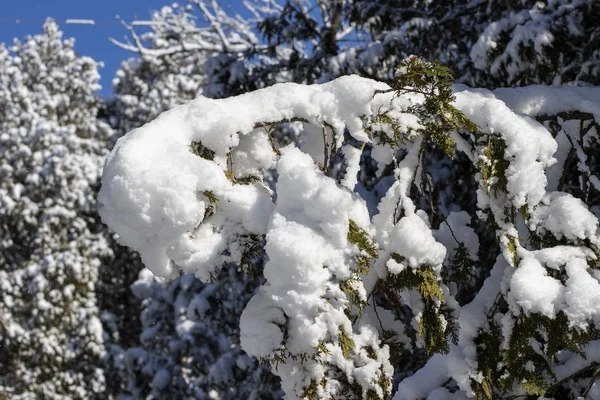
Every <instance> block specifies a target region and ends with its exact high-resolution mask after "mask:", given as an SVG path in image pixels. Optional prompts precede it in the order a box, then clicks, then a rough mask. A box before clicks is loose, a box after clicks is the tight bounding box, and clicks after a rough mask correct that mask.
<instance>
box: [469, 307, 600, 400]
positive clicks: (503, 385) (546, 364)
mask: <svg viewBox="0 0 600 400" xmlns="http://www.w3.org/2000/svg"><path fill="white" fill-rule="evenodd" d="M598 338H600V331H598V330H597V329H596V328H595V327H594V326H591V327H590V328H589V329H587V330H583V331H580V330H578V329H576V328H574V327H570V326H569V320H568V318H567V316H566V315H565V314H564V312H562V311H560V312H558V313H557V315H556V317H555V318H550V317H547V316H545V315H541V314H537V313H536V314H531V315H521V316H519V317H518V318H517V320H516V321H515V324H514V327H513V330H512V334H511V337H510V340H509V346H508V349H506V350H503V349H501V344H502V333H501V331H500V327H499V326H498V325H497V324H496V323H494V322H490V324H489V327H488V328H487V329H486V330H481V331H480V333H479V335H478V337H477V339H476V340H475V343H476V345H477V357H476V360H477V365H478V370H479V371H480V372H481V374H482V376H483V379H482V380H481V381H479V382H478V381H475V380H473V381H472V382H471V388H472V390H473V392H474V393H475V394H476V398H477V399H485V400H493V399H496V398H499V397H500V396H502V393H506V392H507V391H509V390H511V389H512V388H513V386H514V385H515V384H517V385H519V386H521V387H523V388H524V389H525V391H526V392H527V394H530V395H536V396H544V395H546V394H548V393H547V392H548V391H549V390H556V388H555V385H554V384H555V383H556V376H555V375H554V373H553V372H552V364H553V363H555V362H557V361H558V360H557V359H556V355H557V354H558V353H559V352H561V351H571V352H573V353H575V354H579V355H580V356H581V357H583V358H585V353H584V351H583V346H585V345H586V344H588V343H589V342H590V340H596V339H598ZM540 349H541V354H540Z"/></svg>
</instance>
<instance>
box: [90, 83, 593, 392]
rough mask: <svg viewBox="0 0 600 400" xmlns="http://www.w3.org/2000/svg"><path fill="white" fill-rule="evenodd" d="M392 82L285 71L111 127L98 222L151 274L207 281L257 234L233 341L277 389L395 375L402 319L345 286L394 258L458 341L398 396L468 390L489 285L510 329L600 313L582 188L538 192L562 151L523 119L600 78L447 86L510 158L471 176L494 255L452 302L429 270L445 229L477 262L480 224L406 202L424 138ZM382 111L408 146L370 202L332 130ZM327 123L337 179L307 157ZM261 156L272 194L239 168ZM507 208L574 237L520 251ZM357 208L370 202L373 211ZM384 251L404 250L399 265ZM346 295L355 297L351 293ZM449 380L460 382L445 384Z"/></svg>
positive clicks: (349, 150)
mask: <svg viewBox="0 0 600 400" xmlns="http://www.w3.org/2000/svg"><path fill="white" fill-rule="evenodd" d="M389 89H390V88H389V87H388V86H387V85H385V84H382V83H378V82H375V81H372V80H368V79H364V78H359V77H356V76H348V77H343V78H339V79H337V80H335V81H332V82H330V83H326V84H323V85H312V86H303V85H297V84H292V83H286V84H279V85H275V86H273V87H270V88H267V89H263V90H258V91H256V92H253V93H249V94H245V95H242V96H238V97H233V98H229V99H224V100H210V99H207V98H203V97H200V98H198V99H196V100H194V101H192V102H190V103H188V104H185V105H182V106H179V107H176V108H174V109H172V110H171V111H168V112H166V113H164V114H162V115H161V116H160V117H159V118H158V119H156V120H155V121H153V122H151V123H148V124H146V125H145V126H143V127H141V128H139V129H136V130H134V131H132V132H131V133H129V134H128V135H126V136H125V137H123V138H121V139H120V140H119V142H118V143H117V145H116V147H115V149H114V150H113V152H112V153H111V155H110V156H109V158H108V160H107V162H106V166H105V169H104V175H103V178H102V190H101V191H100V194H99V202H100V203H101V205H102V206H101V209H100V214H101V216H102V219H103V220H104V221H105V223H106V224H107V225H109V226H110V227H111V229H113V230H114V231H115V232H116V233H117V234H118V235H119V237H120V240H121V242H122V243H123V244H125V245H128V246H130V247H132V248H134V249H135V250H137V251H138V252H140V254H141V256H142V258H143V261H144V263H145V264H146V266H147V267H148V268H149V269H150V270H151V271H152V273H154V274H155V275H157V276H161V277H166V278H173V277H175V276H177V275H178V274H179V273H180V272H181V271H184V272H193V273H195V274H196V275H197V276H198V277H199V278H201V279H204V280H207V279H210V276H211V273H212V272H213V271H214V270H215V269H217V268H219V267H220V266H222V265H223V264H225V263H240V261H241V257H242V254H243V251H244V246H245V241H247V240H248V237H250V236H251V235H259V236H262V235H264V236H265V237H266V247H265V251H266V254H267V257H268V260H267V262H266V264H265V267H264V276H265V278H266V281H267V282H266V284H265V285H264V286H263V287H261V288H260V290H259V291H258V292H257V294H256V295H255V296H254V298H253V299H252V300H251V301H250V302H249V304H248V306H247V308H246V310H245V311H244V313H243V315H242V319H241V343H242V346H243V348H244V350H245V351H246V352H247V353H248V354H250V355H253V356H256V357H261V358H266V359H273V357H276V358H275V359H277V357H280V358H281V359H282V360H285V362H282V363H280V364H279V367H278V368H277V370H276V371H274V372H275V373H277V374H278V375H280V376H281V377H282V386H283V389H284V391H285V392H286V398H288V399H298V398H301V397H303V396H305V395H304V394H303V392H304V390H306V388H307V387H310V388H311V390H313V391H314V392H313V393H314V394H315V395H316V396H317V397H318V398H331V397H332V396H334V397H336V398H338V397H339V396H340V394H341V393H342V392H341V390H342V389H343V387H344V385H343V384H342V383H341V382H350V383H357V384H358V385H359V387H360V388H362V389H361V390H362V395H363V397H366V395H367V393H368V392H369V391H373V392H375V393H377V395H379V396H383V395H384V392H383V391H384V390H388V392H389V390H390V389H389V388H388V389H385V388H384V387H383V386H382V385H381V384H380V382H381V381H382V380H385V379H389V378H390V377H391V376H392V374H393V370H392V367H391V365H390V362H389V356H390V354H389V351H390V349H389V347H388V344H384V343H383V341H382V338H381V335H382V329H383V328H385V329H386V330H390V331H393V332H395V334H396V336H395V337H396V340H397V341H398V342H399V343H407V344H408V343H410V339H409V338H408V337H407V336H406V334H405V333H404V327H403V325H402V323H400V322H399V321H396V320H395V319H394V316H393V314H392V313H391V312H389V311H387V310H383V309H379V307H377V309H375V308H374V307H371V306H370V307H366V308H365V309H364V310H363V312H362V313H360V315H359V314H357V317H355V318H352V319H351V318H349V316H348V315H347V313H346V311H348V310H354V309H353V308H352V307H353V306H352V305H351V304H352V301H356V298H358V300H360V301H362V302H368V300H369V296H370V294H371V292H372V291H373V288H374V286H375V283H376V282H377V280H378V279H383V278H385V277H386V276H388V275H389V274H391V275H396V274H399V273H401V272H402V271H403V270H404V269H406V268H413V269H416V268H421V267H422V266H425V265H426V266H428V267H430V268H431V269H432V271H433V273H434V274H435V276H436V277H437V279H438V281H440V287H441V289H442V291H443V295H444V298H445V300H446V302H447V305H448V306H449V307H451V308H453V309H454V310H455V311H454V314H455V317H456V318H457V319H458V324H459V327H460V332H459V341H458V345H453V346H451V351H450V353H449V354H448V355H445V356H440V355H438V356H435V357H433V358H432V359H431V360H430V361H429V363H428V364H427V365H426V366H425V367H424V368H423V369H422V370H421V371H419V372H417V373H416V374H415V375H414V376H412V377H410V378H407V379H405V380H404V381H402V382H401V384H400V386H399V388H398V391H397V393H396V396H395V397H394V398H395V399H403V400H404V399H417V398H423V397H427V396H428V398H429V399H464V398H465V393H467V394H469V395H470V394H472V392H471V390H470V384H471V380H473V379H475V380H477V379H480V378H478V375H477V362H476V361H475V360H476V346H475V343H474V340H475V338H476V336H477V335H478V332H479V330H480V329H483V328H485V327H486V324H487V318H486V313H487V312H488V310H489V309H490V308H491V307H492V305H493V303H494V301H495V299H496V297H497V296H498V295H499V294H502V295H504V296H505V297H506V299H507V301H508V303H509V308H510V310H509V312H507V313H506V314H504V315H503V316H502V315H501V316H499V318H498V319H499V321H498V323H499V324H500V326H501V329H502V330H503V332H504V333H505V334H506V335H508V334H510V332H511V329H512V326H513V324H514V321H515V318H516V317H517V316H519V315H521V314H525V315H529V314H531V313H540V314H543V315H546V316H549V317H554V316H555V315H556V313H557V312H558V311H559V310H562V311H564V312H565V314H566V315H567V317H568V318H569V322H570V324H571V325H572V326H575V327H578V328H585V327H586V326H587V324H588V323H589V322H590V321H593V322H595V323H597V324H598V323H600V285H599V283H598V280H597V277H596V276H595V275H591V274H590V272H589V270H588V267H587V261H588V260H593V259H595V255H594V253H593V252H592V251H591V250H590V249H589V248H588V247H584V246H583V241H584V240H585V241H589V242H590V243H592V244H594V245H596V246H597V245H598V244H599V243H600V242H599V241H598V236H597V229H598V221H597V219H596V217H595V216H594V215H593V214H592V213H590V212H589V211H588V210H587V208H586V207H585V205H584V204H583V203H582V202H581V201H579V200H577V199H575V198H573V197H572V196H570V195H568V194H565V193H560V192H547V185H548V177H547V173H546V170H547V169H548V168H550V167H552V166H553V165H554V164H555V163H556V159H555V158H554V154H555V152H556V150H557V142H556V140H555V139H554V138H553V137H552V135H551V134H550V133H549V132H548V131H547V130H546V128H545V127H544V126H542V125H541V124H539V123H538V122H536V121H535V120H533V119H532V118H530V117H529V116H536V115H539V114H540V113H546V112H547V113H550V112H552V113H556V112H558V111H565V110H566V111H569V110H571V109H573V105H574V104H575V103H576V102H577V101H581V100H574V99H575V98H577V99H584V100H583V103H584V104H585V107H588V108H589V111H590V112H592V113H594V115H598V108H597V107H596V108H594V107H595V106H594V105H597V104H600V93H599V92H597V91H594V90H587V89H582V90H579V89H577V88H566V89H564V91H563V92H561V91H559V90H558V89H556V91H551V93H550V94H552V96H551V97H549V99H550V100H549V101H548V102H546V103H545V104H539V102H537V103H536V99H539V96H540V95H542V96H543V95H545V94H546V93H545V91H544V90H545V89H544V90H542V89H539V90H538V88H535V87H533V88H524V89H503V90H498V91H496V92H490V91H486V90H474V89H469V88H466V87H462V86H460V87H459V86H457V87H456V101H455V105H456V107H458V108H459V109H460V110H461V111H462V112H463V113H464V114H465V115H466V116H467V117H468V118H470V119H471V120H472V121H473V122H474V123H475V124H477V126H478V127H479V129H480V130H481V132H483V133H485V134H489V135H497V136H498V137H500V138H501V139H503V140H504V143H505V144H506V150H505V153H504V159H505V160H506V161H508V168H507V169H506V171H505V176H506V180H507V185H506V192H505V193H500V194H498V195H492V194H491V192H490V191H489V190H486V189H485V185H484V182H483V181H482V178H481V176H480V174H478V175H477V177H476V179H477V180H478V181H479V184H480V188H479V190H478V193H477V196H478V197H477V201H478V207H479V208H480V209H482V210H484V209H487V210H489V211H491V214H492V216H493V217H494V219H495V221H496V224H497V226H498V227H499V230H498V232H497V235H498V237H499V240H500V243H501V249H502V254H501V255H500V256H498V259H497V262H496V265H495V266H494V268H493V270H492V272H491V275H490V277H489V278H488V279H487V280H486V281H485V283H484V285H483V287H482V288H481V290H480V291H479V293H478V295H477V296H476V298H475V299H474V300H473V301H472V302H471V303H469V304H467V305H465V306H464V307H462V308H460V307H459V306H458V304H457V303H456V301H454V300H453V297H452V293H453V290H452V288H451V287H450V288H449V287H446V286H445V285H444V284H443V283H441V275H440V272H441V269H442V265H443V264H444V263H445V262H448V259H449V255H450V254H451V253H452V252H454V251H455V248H456V240H457V239H458V240H461V241H463V242H464V243H465V244H466V246H467V248H468V249H469V250H470V254H471V255H472V258H473V261H477V256H476V254H477V248H478V240H477V235H476V234H475V232H474V231H473V229H472V228H470V227H469V226H468V224H469V222H470V216H469V215H468V214H467V213H465V212H455V213H451V214H450V215H449V216H448V218H447V224H442V225H441V226H440V229H439V230H437V231H433V230H432V229H431V228H430V226H429V223H428V220H427V218H426V215H425V214H424V212H422V211H420V210H417V209H416V205H415V204H414V203H413V201H412V200H411V198H410V197H409V194H410V187H411V184H412V183H413V182H414V181H415V180H416V179H419V178H418V175H419V174H416V171H417V168H418V165H419V150H420V146H421V138H420V137H419V136H418V135H416V134H414V133H413V134H410V135H409V134H408V132H411V130H412V132H415V131H416V130H418V129H419V127H420V126H421V123H420V121H419V120H418V118H416V117H415V116H414V115H411V114H410V113H408V111H407V110H408V109H409V107H410V105H412V104H414V103H415V102H419V101H422V97H419V96H418V95H404V96H401V97H395V96H394V95H393V93H390V92H389ZM376 91H382V92H385V91H388V92H386V93H377V94H376V93H375V92H376ZM562 94H565V97H564V102H562V103H561V101H560V96H561V95H562ZM579 104H581V102H580V103H579ZM382 109H383V110H384V111H388V112H389V114H388V115H391V116H393V117H394V118H395V119H396V120H397V121H398V122H399V124H400V125H401V128H402V129H404V130H405V132H407V135H408V136H407V139H408V140H405V143H403V149H404V150H405V156H404V157H403V158H402V159H401V160H400V161H399V162H398V163H397V164H396V169H395V172H394V178H395V181H394V183H393V184H392V185H391V187H390V188H389V189H388V191H387V193H386V194H385V196H384V197H383V198H382V199H381V201H380V202H379V203H378V204H376V205H375V206H372V205H370V206H369V207H367V204H366V202H365V200H364V199H363V198H361V197H360V196H359V194H358V186H356V188H355V185H356V182H357V179H356V173H357V172H358V171H359V161H360V150H359V149H358V148H357V147H355V146H353V145H351V144H349V143H345V142H344V140H343V139H344V134H343V132H344V130H347V132H348V133H349V134H350V135H351V136H352V137H353V138H354V139H355V140H356V141H358V142H366V141H370V140H371V139H370V138H369V136H368V135H367V134H366V133H365V131H364V130H363V119H364V120H365V121H366V120H368V119H369V117H371V116H373V115H374V114H376V113H377V112H381V110H382ZM515 110H516V111H515ZM527 115H529V116H527ZM361 118H363V119H361ZM291 121H297V123H299V124H302V130H303V135H305V136H306V137H305V140H304V143H305V144H306V145H305V146H304V147H303V148H302V146H301V148H297V147H295V146H294V145H289V146H287V147H285V148H282V149H279V150H276V149H274V147H273V145H272V143H270V140H269V136H268V135H267V132H268V131H267V129H265V127H264V126H265V125H266V124H268V123H275V122H291ZM323 136H326V137H327V138H328V143H329V146H334V145H335V146H336V148H339V149H342V154H343V155H344V157H345V159H346V164H347V166H346V172H347V174H346V176H345V178H344V179H343V180H342V181H341V182H340V183H339V184H338V183H336V181H335V180H334V179H332V178H330V177H329V176H327V175H326V174H325V173H324V172H323V171H322V169H321V168H320V167H319V165H318V164H317V162H318V163H322V162H323V161H324V156H323V150H324V146H323V144H322V143H323ZM453 137H455V138H457V139H459V137H458V135H454V136H453ZM319 140H320V141H321V144H320V146H319V145H318V143H319ZM193 142H195V143H198V142H201V143H202V145H203V146H205V147H207V148H209V149H210V150H211V151H212V152H214V157H213V159H212V160H211V159H207V158H203V157H201V156H199V155H197V154H194V153H193V152H192V150H191V145H192V143H193ZM457 146H458V150H459V151H463V152H465V153H466V155H467V156H468V157H469V159H470V160H472V161H473V162H474V163H478V162H487V161H488V160H486V158H485V157H484V155H483V149H478V148H470V147H469V146H468V145H466V143H463V142H460V141H458V140H457ZM392 150H393V149H391V148H389V146H384V145H381V144H376V145H375V146H374V150H373V152H372V156H373V157H374V158H375V161H376V162H377V163H378V165H379V169H380V170H381V169H383V167H384V166H385V165H388V164H390V163H392V162H394V156H393V155H392V154H393V151H392ZM208 158H211V157H208ZM267 171H276V174H275V176H277V180H276V183H275V188H274V191H273V190H272V189H271V188H269V187H267V186H266V185H264V184H263V183H262V182H260V180H259V182H254V183H250V184H240V183H239V182H238V181H237V180H241V179H243V178H245V177H248V176H251V175H258V176H262V175H264V174H265V173H266V172H267ZM228 173H229V176H228ZM355 189H356V190H357V191H355ZM510 207H514V208H515V209H517V210H519V209H521V210H523V209H526V210H527V212H528V214H529V215H530V218H529V219H528V222H527V223H528V224H529V226H528V228H529V229H531V230H533V231H535V232H537V233H538V234H540V235H544V234H551V235H553V236H554V237H556V238H558V239H561V238H562V239H565V240H567V241H568V242H569V243H572V244H573V245H561V246H556V247H549V248H544V249H542V250H538V251H531V250H527V249H525V248H523V247H521V246H520V245H519V244H518V243H519V242H518V241H517V242H516V245H513V246H514V247H515V248H514V249H513V248H511V243H515V242H514V238H518V237H519V233H520V229H521V230H522V229H523V228H522V227H518V226H515V225H513V224H512V223H511V222H507V220H506V218H505V214H504V213H505V212H506V211H505V210H506V209H507V208H510ZM369 209H371V210H375V209H376V210H377V211H376V212H375V214H374V215H370V214H369V211H368V210H369ZM400 209H401V211H402V217H401V218H399V217H398V215H400V212H399V211H400ZM350 220H352V221H354V223H355V224H356V226H358V227H359V229H361V230H363V231H364V233H365V234H367V235H368V236H369V238H370V240H373V245H374V246H375V248H376V251H377V257H375V258H373V259H372V260H370V265H369V269H368V272H365V271H364V270H361V269H360V268H359V265H358V262H357V260H358V259H359V257H365V252H364V251H361V250H360V249H359V248H358V247H357V245H356V244H354V243H350V241H349V240H348V232H349V225H350ZM453 236H454V237H453ZM391 253H396V254H399V255H401V256H402V259H403V260H404V261H402V262H397V261H396V260H394V258H393V257H391V255H392V254H391ZM515 260H519V261H518V265H516V264H515ZM547 268H549V269H564V270H565V272H566V274H567V276H568V278H567V280H566V282H565V283H564V284H563V283H561V281H559V280H557V279H555V278H553V277H552V276H550V275H548V273H547V272H548V271H547ZM348 287H350V288H351V290H350V291H349V290H348ZM349 292H352V293H354V295H355V297H356V298H354V299H351V298H350V296H349ZM402 300H403V301H404V302H405V303H406V304H408V305H409V306H410V307H411V308H412V309H413V312H414V314H415V316H414V320H413V326H417V324H418V323H419V321H420V318H421V316H422V310H423V303H422V301H421V299H420V298H419V297H418V296H416V293H415V291H414V290H408V291H405V292H404V293H403V294H402ZM348 340H351V342H352V346H349V344H348V343H349V342H348ZM419 340H421V339H419ZM417 344H418V345H419V342H418V343H417ZM420 345H422V343H420ZM505 345H507V344H506V343H505ZM594 349H595V348H594ZM595 353H598V352H597V351H595V352H594V354H595ZM598 354H600V353H598ZM288 355H296V356H298V355H302V357H296V358H294V357H291V358H288V357H287V356H288ZM594 357H595V356H594ZM599 357H600V356H599ZM563 367H564V368H563V369H565V368H567V367H566V366H563ZM561 371H562V370H561ZM561 374H563V375H567V372H565V371H562V372H561ZM448 377H451V378H453V379H454V380H455V381H456V383H457V384H458V386H459V387H460V389H461V390H462V391H463V392H456V393H450V392H449V391H447V390H446V389H445V388H441V386H442V385H443V383H444V381H446V380H447V378H448Z"/></svg>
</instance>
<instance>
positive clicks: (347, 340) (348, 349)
mask: <svg viewBox="0 0 600 400" xmlns="http://www.w3.org/2000/svg"><path fill="white" fill-rule="evenodd" d="M338 329H339V340H340V347H341V348H342V355H343V356H344V358H346V359H347V358H348V357H350V353H352V352H353V351H354V348H355V347H356V345H355V344H354V340H352V338H351V337H349V336H348V335H346V333H345V332H344V328H343V327H342V326H341V325H340V326H339V327H338Z"/></svg>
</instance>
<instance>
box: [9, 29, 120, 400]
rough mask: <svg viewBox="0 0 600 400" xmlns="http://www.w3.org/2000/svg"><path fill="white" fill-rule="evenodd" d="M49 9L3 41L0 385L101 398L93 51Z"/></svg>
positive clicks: (105, 249)
mask: <svg viewBox="0 0 600 400" xmlns="http://www.w3.org/2000/svg"><path fill="white" fill-rule="evenodd" d="M73 46H74V40H73V39H65V38H63V35H62V32H61V31H60V30H59V29H58V26H57V25H56V23H55V22H54V21H52V20H50V19H49V20H47V21H46V23H45V24H44V31H43V33H42V34H39V35H35V36H27V37H26V38H25V39H24V40H23V41H19V40H15V42H14V44H13V46H11V47H9V48H7V47H6V46H5V45H0V215H1V218H0V397H2V398H6V399H9V398H10V399H90V398H106V395H105V390H106V384H107V382H106V379H105V372H104V366H103V361H102V359H103V357H104V356H105V347H104V340H105V337H104V330H103V327H102V323H101V320H100V310H99V307H98V299H97V296H96V293H95V288H96V285H97V283H98V279H99V276H98V275H99V268H100V267H101V265H102V264H103V263H104V262H105V260H107V259H110V257H111V256H112V252H111V249H110V248H109V246H108V242H107V240H106V238H105V237H104V235H103V233H102V228H100V226H101V225H100V222H99V220H98V217H97V214H96V200H95V196H96V188H97V185H98V179H99V175H100V173H101V170H102V164H103V161H104V157H105V155H106V154H107V150H106V144H105V142H106V141H107V140H108V139H109V138H110V136H111V134H112V131H111V129H110V127H109V126H108V125H107V124H105V123H103V122H101V121H99V120H98V119H97V112H98V109H99V107H100V106H101V100H100V98H99V97H98V96H97V95H96V94H95V93H96V91H97V90H98V89H99V88H100V86H99V85H98V80H99V74H98V63H96V62H95V61H94V60H92V59H91V58H89V57H81V56H79V55H78V54H76V52H75V50H74V47H73Z"/></svg>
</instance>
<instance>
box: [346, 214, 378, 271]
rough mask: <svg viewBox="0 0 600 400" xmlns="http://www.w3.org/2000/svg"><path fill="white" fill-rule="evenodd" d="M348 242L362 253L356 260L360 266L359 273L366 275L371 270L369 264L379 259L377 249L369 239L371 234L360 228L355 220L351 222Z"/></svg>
mask: <svg viewBox="0 0 600 400" xmlns="http://www.w3.org/2000/svg"><path fill="white" fill-rule="evenodd" d="M348 241H349V242H350V243H352V244H355V245H356V246H357V247H358V249H359V250H360V251H361V255H359V256H357V258H356V259H357V262H358V265H359V266H360V269H359V272H362V273H366V272H367V270H368V268H369V262H370V261H371V260H372V259H373V258H375V257H377V247H376V246H375V244H374V243H373V241H372V240H371V238H370V237H369V234H368V233H367V232H366V231H365V230H363V229H361V228H359V226H358V225H357V224H356V222H354V221H353V220H350V226H349V229H348Z"/></svg>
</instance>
